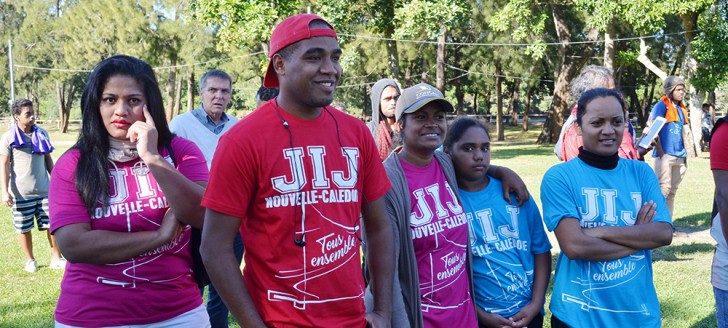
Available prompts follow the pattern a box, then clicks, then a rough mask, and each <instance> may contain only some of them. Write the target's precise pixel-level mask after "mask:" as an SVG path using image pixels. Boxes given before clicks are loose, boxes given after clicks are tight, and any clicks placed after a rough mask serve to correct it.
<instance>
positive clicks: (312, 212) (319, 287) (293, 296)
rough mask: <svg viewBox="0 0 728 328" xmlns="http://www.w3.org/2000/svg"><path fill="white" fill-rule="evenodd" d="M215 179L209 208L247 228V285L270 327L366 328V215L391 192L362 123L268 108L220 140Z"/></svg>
mask: <svg viewBox="0 0 728 328" xmlns="http://www.w3.org/2000/svg"><path fill="white" fill-rule="evenodd" d="M277 111H278V112H277ZM279 114H280V116H279ZM281 117H283V118H284V119H285V121H286V122H287V124H288V125H289V127H288V129H286V128H285V127H284V125H283V122H282V120H281ZM289 132H290V134H289ZM210 171H211V172H212V174H211V175H210V183H209V185H208V187H207V191H206V192H205V196H204V197H203V201H202V205H203V206H205V207H207V208H209V209H212V210H215V211H218V212H221V213H224V214H227V215H231V216H235V217H239V218H241V219H242V224H241V226H240V233H241V235H242V239H243V243H244V244H245V255H244V261H245V269H244V272H243V273H244V274H243V276H244V279H245V282H246V286H247V288H248V291H249V292H250V296H251V297H252V299H253V301H254V302H255V305H256V308H257V310H258V312H259V313H260V315H261V317H262V318H263V321H265V323H266V325H268V326H276V327H288V326H319V327H363V326H364V325H365V324H366V322H365V319H364V302H363V295H364V282H363V277H362V273H361V262H360V247H359V238H360V237H361V234H362V232H361V227H360V220H359V217H360V212H361V206H362V201H366V200H368V201H374V200H376V199H378V198H380V197H382V196H383V195H384V194H385V193H386V192H387V191H388V190H389V188H390V187H391V185H390V183H389V180H388V179H387V176H386V173H385V171H384V167H383V166H382V163H381V161H380V159H379V153H378V151H377V147H376V145H375V144H374V140H373V139H372V136H371V133H370V132H369V130H368V129H367V128H366V127H365V126H364V124H363V123H362V122H361V121H359V120H357V119H356V118H353V117H351V116H348V115H346V114H343V113H341V112H339V111H338V110H336V109H333V108H331V107H327V108H326V109H325V110H324V111H322V112H321V115H320V116H319V117H318V118H315V119H313V120H303V119H299V118H296V117H294V116H291V115H288V114H287V113H286V112H285V111H284V110H283V109H279V110H277V108H276V102H275V101H271V102H268V103H266V104H264V105H263V106H262V107H260V108H258V109H257V110H256V111H255V112H253V113H252V114H250V115H248V116H247V117H246V118H245V119H243V120H241V121H240V122H239V123H238V124H236V125H235V126H234V127H233V128H232V129H231V130H230V131H228V132H227V133H226V134H225V135H223V137H222V138H221V139H220V143H219V145H218V148H217V151H216V153H215V157H214V159H213V162H212V168H211V170H210ZM299 185H302V187H301V188H300V189H299ZM301 199H302V201H300V200H301ZM301 230H303V231H305V234H301V233H300V231H301ZM294 236H295V238H296V239H301V238H304V237H305V241H306V244H305V246H303V247H301V246H299V245H297V244H295V243H294Z"/></svg>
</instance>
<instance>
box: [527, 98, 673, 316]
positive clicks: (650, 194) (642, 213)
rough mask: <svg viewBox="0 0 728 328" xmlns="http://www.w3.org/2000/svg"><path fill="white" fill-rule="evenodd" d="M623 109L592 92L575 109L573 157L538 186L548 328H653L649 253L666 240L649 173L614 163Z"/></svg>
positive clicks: (663, 212) (665, 216) (662, 209)
mask: <svg viewBox="0 0 728 328" xmlns="http://www.w3.org/2000/svg"><path fill="white" fill-rule="evenodd" d="M625 108H626V104H625V102H624V98H623V97H622V94H621V93H619V92H618V91H615V90H608V89H594V90H590V91H587V92H586V93H584V94H583V95H582V96H581V98H580V99H579V102H578V104H577V121H576V122H577V125H578V126H577V132H578V133H579V134H580V135H581V136H582V138H583V140H584V146H583V147H582V148H580V149H579V156H578V157H577V158H575V159H573V160H571V161H569V162H566V163H562V164H558V165H555V166H553V167H551V168H550V169H549V170H548V171H547V172H546V175H545V176H544V178H543V182H542V184H541V200H542V202H543V211H544V221H545V223H546V227H547V228H548V229H549V230H552V231H554V232H555V234H556V239H557V240H558V241H559V246H560V247H561V254H559V259H558V262H557V264H556V273H555V275H554V290H553V294H552V296H551V303H550V309H551V313H552V314H553V316H552V318H551V327H554V328H558V327H634V326H635V325H639V326H640V327H660V326H661V324H662V322H661V319H660V304H659V302H658V300H657V293H656V292H655V286H654V284H653V282H652V252H651V250H652V249H655V248H657V247H660V246H665V245H669V244H670V242H671V241H672V221H671V219H670V214H669V211H668V209H667V206H666V204H665V198H664V197H663V196H662V193H661V192H660V187H659V185H658V183H657V177H656V176H655V173H654V172H653V171H652V170H651V169H650V167H649V166H647V164H645V163H644V162H641V161H634V160H625V159H620V158H619V157H618V156H617V149H618V147H619V144H620V143H621V141H622V137H623V133H624V124H626V115H625Z"/></svg>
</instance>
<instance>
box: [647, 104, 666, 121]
mask: <svg viewBox="0 0 728 328" xmlns="http://www.w3.org/2000/svg"><path fill="white" fill-rule="evenodd" d="M665 112H667V106H665V103H663V102H662V101H658V102H657V103H656V104H655V107H652V112H650V119H652V120H654V119H655V118H656V117H658V116H661V117H665Z"/></svg>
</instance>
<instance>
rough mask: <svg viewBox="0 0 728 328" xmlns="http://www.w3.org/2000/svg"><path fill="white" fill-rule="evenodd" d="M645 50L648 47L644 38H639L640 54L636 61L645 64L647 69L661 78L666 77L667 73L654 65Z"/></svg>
mask: <svg viewBox="0 0 728 328" xmlns="http://www.w3.org/2000/svg"><path fill="white" fill-rule="evenodd" d="M647 50H649V47H647V43H645V39H643V38H640V54H639V56H637V61H639V62H640V63H642V65H645V67H647V69H649V70H650V71H651V72H652V73H655V75H657V76H659V77H660V79H661V80H664V79H665V78H666V77H667V73H665V71H663V70H662V69H660V68H659V67H657V65H655V64H654V63H653V62H652V61H651V60H650V58H648V57H647Z"/></svg>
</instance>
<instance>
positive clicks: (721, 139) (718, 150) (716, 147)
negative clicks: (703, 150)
mask: <svg viewBox="0 0 728 328" xmlns="http://www.w3.org/2000/svg"><path fill="white" fill-rule="evenodd" d="M710 169H711V170H728V122H724V123H723V124H720V126H718V128H716V129H715V132H714V133H713V136H712V137H711V138H710Z"/></svg>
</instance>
